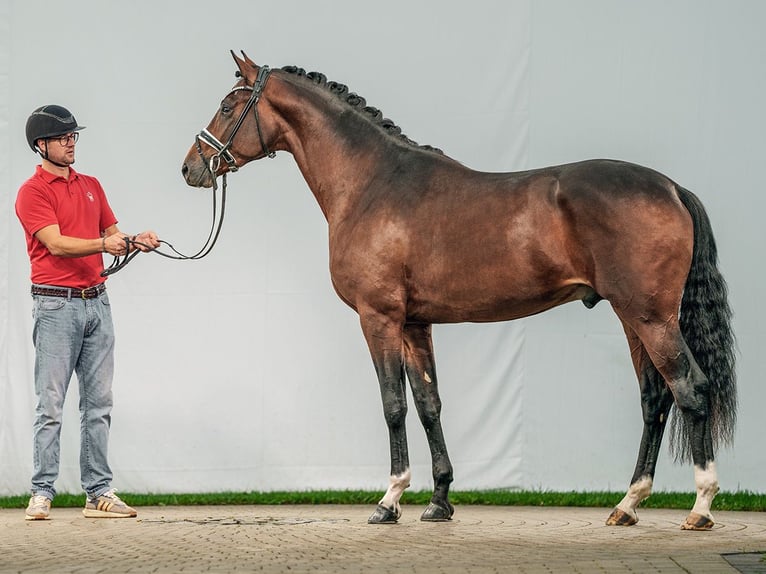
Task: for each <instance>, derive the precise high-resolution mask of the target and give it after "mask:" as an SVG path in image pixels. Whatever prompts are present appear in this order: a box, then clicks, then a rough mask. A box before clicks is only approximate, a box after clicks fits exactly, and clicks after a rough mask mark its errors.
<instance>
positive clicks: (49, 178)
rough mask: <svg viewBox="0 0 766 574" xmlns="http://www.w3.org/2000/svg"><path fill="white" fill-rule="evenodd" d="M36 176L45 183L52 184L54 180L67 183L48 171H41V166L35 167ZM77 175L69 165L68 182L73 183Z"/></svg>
mask: <svg viewBox="0 0 766 574" xmlns="http://www.w3.org/2000/svg"><path fill="white" fill-rule="evenodd" d="M37 175H38V177H41V178H42V179H43V181H45V183H53V182H54V181H56V180H61V181H67V180H66V179H64V178H63V177H61V176H60V175H56V174H55V173H51V172H49V171H46V170H44V169H43V166H42V165H39V164H38V166H37ZM78 175H79V174H78V173H77V172H76V171H75V169H74V168H73V167H72V166H71V165H70V166H69V181H74V180H75V179H77V177H78Z"/></svg>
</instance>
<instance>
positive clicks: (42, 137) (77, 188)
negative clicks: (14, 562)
mask: <svg viewBox="0 0 766 574" xmlns="http://www.w3.org/2000/svg"><path fill="white" fill-rule="evenodd" d="M82 129H83V126H79V125H77V121H76V120H75V118H74V116H73V115H72V114H71V113H70V112H69V111H68V110H67V109H65V108H63V107H61V106H56V105H48V106H43V107H41V108H38V109H36V110H35V111H34V112H32V115H31V116H29V119H28V120H27V126H26V135H27V142H28V143H29V146H30V147H31V148H32V150H33V151H35V152H36V153H38V154H40V156H41V157H42V163H41V164H40V165H38V166H37V169H36V170H35V174H34V175H33V176H32V177H30V178H29V179H28V180H27V181H26V182H24V184H23V185H22V186H21V187H20V188H19V192H18V196H17V198H16V215H17V216H18V218H19V221H20V222H21V225H22V227H23V228H24V233H25V235H26V241H27V252H28V253H29V260H30V263H31V268H32V273H31V280H32V299H33V317H34V326H33V333H32V337H33V341H34V345H35V392H36V394H37V408H36V410H35V423H34V452H33V458H34V474H33V476H32V497H31V498H30V499H29V506H28V507H27V510H26V519H27V520H47V519H48V518H49V513H50V506H51V502H52V501H53V499H54V497H55V495H56V489H55V487H54V482H55V480H56V479H57V478H58V474H59V450H60V449H59V446H60V434H61V422H62V420H61V419H62V411H63V406H64V398H65V397H66V392H67V389H68V387H69V381H70V379H71V377H72V374H73V373H76V374H77V380H78V383H79V389H80V481H81V484H82V487H83V489H84V490H85V493H86V495H87V500H86V502H85V509H84V510H83V514H84V515H85V516H86V517H88V518H96V517H104V518H109V517H113V518H120V517H135V516H136V511H135V510H134V509H133V508H131V507H130V506H128V505H127V504H125V503H124V502H123V501H122V500H120V498H119V497H118V496H117V495H116V494H115V493H114V489H112V487H111V481H112V471H111V469H110V467H109V463H108V462H107V447H108V441H109V427H110V424H111V409H112V375H113V372H114V329H113V325H112V315H111V311H110V308H109V298H108V296H107V293H106V285H105V283H104V281H105V279H104V278H102V277H101V271H103V269H104V263H103V258H102V253H109V254H110V255H115V256H121V255H125V254H126V253H127V252H128V251H129V250H131V249H133V248H134V247H133V245H137V247H138V249H140V250H141V251H149V250H151V249H154V248H155V247H158V246H159V240H158V238H157V235H156V234H155V233H154V232H153V231H145V232H143V233H140V234H138V235H137V236H134V237H133V238H132V239H133V240H135V241H136V243H135V244H134V243H132V242H131V241H130V239H131V238H128V236H127V235H126V234H124V233H122V232H121V231H120V230H119V229H118V228H117V219H116V218H115V216H114V213H112V210H111V208H110V207H109V203H108V202H107V199H106V195H105V194H104V190H103V188H102V187H101V184H100V183H99V182H98V180H97V179H95V178H93V177H90V176H87V175H83V174H81V173H77V172H76V171H75V170H74V169H73V168H72V167H71V166H72V164H74V161H75V144H76V143H77V140H78V137H79V135H80V133H79V132H80V130H82Z"/></svg>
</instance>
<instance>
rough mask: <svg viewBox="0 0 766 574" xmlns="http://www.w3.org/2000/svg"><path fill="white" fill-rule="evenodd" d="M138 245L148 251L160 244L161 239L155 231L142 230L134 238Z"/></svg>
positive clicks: (142, 249)
mask: <svg viewBox="0 0 766 574" xmlns="http://www.w3.org/2000/svg"><path fill="white" fill-rule="evenodd" d="M134 241H135V242H136V247H138V248H139V249H140V250H141V251H143V252H144V253H146V252H147V251H151V250H152V249H157V248H158V247H159V246H160V239H159V237H157V234H156V233H155V232H154V231H142V232H141V233H139V234H138V235H136V238H135V239H134Z"/></svg>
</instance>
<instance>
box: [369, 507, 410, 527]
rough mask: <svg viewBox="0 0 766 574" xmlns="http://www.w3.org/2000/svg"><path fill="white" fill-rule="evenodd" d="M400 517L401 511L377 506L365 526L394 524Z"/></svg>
mask: <svg viewBox="0 0 766 574" xmlns="http://www.w3.org/2000/svg"><path fill="white" fill-rule="evenodd" d="M401 515H402V511H401V510H394V509H392V508H386V507H385V506H383V505H382V504H378V507H377V508H376V509H375V512H373V513H372V516H370V517H369V518H368V519H367V524H396V521H397V520H399V517H400V516H401Z"/></svg>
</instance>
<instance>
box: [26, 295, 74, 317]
mask: <svg viewBox="0 0 766 574" xmlns="http://www.w3.org/2000/svg"><path fill="white" fill-rule="evenodd" d="M64 305H66V299H65V298H64V297H42V296H38V297H35V303H34V305H33V306H32V317H33V318H35V317H37V316H38V315H39V314H40V313H48V312H56V311H58V310H59V309H63V308H64Z"/></svg>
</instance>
